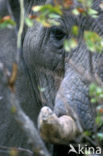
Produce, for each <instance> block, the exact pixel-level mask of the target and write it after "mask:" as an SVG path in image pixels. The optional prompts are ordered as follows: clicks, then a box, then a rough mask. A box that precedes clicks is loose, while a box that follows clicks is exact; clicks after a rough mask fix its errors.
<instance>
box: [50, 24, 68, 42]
mask: <svg viewBox="0 0 103 156" xmlns="http://www.w3.org/2000/svg"><path fill="white" fill-rule="evenodd" d="M51 35H52V37H53V38H55V39H56V40H62V39H63V38H64V37H65V35H66V34H65V33H64V32H63V31H62V30H61V29H60V28H57V27H52V28H51Z"/></svg>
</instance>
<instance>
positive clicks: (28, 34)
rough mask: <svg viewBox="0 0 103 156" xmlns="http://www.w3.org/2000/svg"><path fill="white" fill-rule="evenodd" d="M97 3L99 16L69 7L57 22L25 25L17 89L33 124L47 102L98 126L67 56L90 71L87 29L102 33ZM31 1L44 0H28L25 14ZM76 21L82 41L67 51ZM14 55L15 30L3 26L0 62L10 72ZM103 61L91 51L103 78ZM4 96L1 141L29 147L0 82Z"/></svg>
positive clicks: (85, 88)
mask: <svg viewBox="0 0 103 156" xmlns="http://www.w3.org/2000/svg"><path fill="white" fill-rule="evenodd" d="M16 2H17V1H16ZM42 2H43V1H42ZM99 2H100V1H96V0H94V5H93V7H94V8H95V9H97V10H98V11H99V17H98V18H96V19H95V18H94V19H92V18H91V17H83V16H78V17H74V16H73V15H71V14H70V12H65V13H64V15H63V17H62V19H60V23H61V25H60V26H59V27H52V28H44V27H43V26H42V25H41V24H40V23H37V22H34V26H33V27H32V28H25V31H24V34H23V41H22V42H23V43H22V46H23V53H22V56H21V61H20V64H19V74H18V79H17V82H16V94H17V98H18V99H19V101H20V103H21V105H22V108H23V109H24V111H25V112H26V113H27V114H28V115H29V116H30V118H31V119H32V120H33V121H34V122H35V123H36V122H37V117H38V113H39V111H40V108H41V107H42V106H44V105H47V106H49V107H51V108H52V109H53V110H54V112H55V113H56V114H57V115H58V116H61V115H63V114H66V113H67V112H66V110H67V109H66V108H67V106H70V107H71V108H72V109H73V110H74V111H75V112H76V113H77V116H78V118H79V122H80V124H81V126H82V128H83V129H84V130H92V131H94V129H95V126H94V116H95V111H94V109H93V106H92V104H91V103H90V99H89V96H88V82H87V81H86V80H84V79H83V76H81V75H80V74H79V73H78V72H77V71H76V69H75V68H74V67H73V66H72V65H71V64H70V63H69V60H70V59H71V60H72V61H73V64H74V65H75V66H76V68H79V67H82V68H83V69H84V70H85V72H87V73H88V72H89V70H90V55H89V54H90V52H89V51H88V49H87V47H86V45H85V43H84V41H83V31H84V30H90V31H91V30H92V31H96V32H97V33H98V34H100V35H103V13H102V12H101V11H100V9H99ZM0 3H2V4H1V5H0V11H1V12H2V15H5V14H7V12H6V11H5V10H6V8H5V5H4V4H3V3H5V1H2V0H1V1H0ZM33 3H34V4H41V2H40V1H36V0H35V1H34V2H33V0H31V1H29V0H28V1H27V0H25V8H26V11H27V12H26V13H29V10H30V7H31V6H32V4H33ZM11 4H12V8H13V11H14V15H15V18H16V19H17V21H18V20H19V17H18V16H19V15H18V14H19V13H18V11H19V7H18V4H15V2H14V3H13V2H12V1H11ZM75 5H76V2H75ZM1 6H3V8H2V7H1ZM73 25H78V26H79V28H80V32H79V35H78V41H79V45H78V47H77V48H76V49H75V50H73V51H71V52H70V53H67V52H65V50H64V48H63V42H64V39H66V38H67V39H69V38H70V37H71V33H70V31H71V28H72V26H73ZM15 56H16V34H15V31H14V30H12V29H11V30H9V29H4V30H0V61H1V62H3V63H4V64H5V66H6V67H7V68H8V69H9V70H10V71H11V69H12V63H13V62H14V61H15ZM102 60H103V56H102V55H100V54H96V53H93V56H92V62H93V72H94V73H98V75H99V76H100V78H101V79H103V74H102V73H103V70H102V67H101V66H100V65H99V63H98V62H102ZM38 86H39V87H41V88H45V91H44V92H41V93H40V91H39V89H38ZM0 97H1V98H0V145H5V146H8V145H9V146H21V147H27V144H26V141H25V135H24V134H23V133H22V131H21V130H20V128H19V126H18V125H17V124H16V122H15V121H14V119H13V117H12V116H11V114H10V113H9V112H8V110H7V106H6V104H7V100H6V99H5V92H4V91H3V88H2V87H0ZM1 155H2V154H1ZM25 155H26V154H25Z"/></svg>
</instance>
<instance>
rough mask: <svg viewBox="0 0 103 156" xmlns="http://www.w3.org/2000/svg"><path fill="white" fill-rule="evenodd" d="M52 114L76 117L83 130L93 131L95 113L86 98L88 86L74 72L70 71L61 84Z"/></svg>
mask: <svg viewBox="0 0 103 156" xmlns="http://www.w3.org/2000/svg"><path fill="white" fill-rule="evenodd" d="M54 112H55V113H56V114H57V115H58V116H62V115H67V114H68V115H69V116H72V117H74V116H75V115H74V114H76V116H77V117H78V119H79V122H80V124H81V126H82V127H83V129H84V130H91V129H94V119H95V113H94V108H93V106H92V104H91V103H90V100H89V96H88V86H87V85H85V84H84V83H83V81H82V80H81V78H80V77H79V75H78V74H77V73H75V71H72V70H70V71H69V72H68V74H66V76H65V77H64V79H63V80H62V82H61V85H60V88H59V90H58V92H57V95H56V98H55V106H54Z"/></svg>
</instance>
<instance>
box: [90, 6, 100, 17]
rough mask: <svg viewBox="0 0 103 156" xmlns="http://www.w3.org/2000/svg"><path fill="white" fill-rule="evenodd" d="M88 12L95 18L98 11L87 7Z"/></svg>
mask: <svg viewBox="0 0 103 156" xmlns="http://www.w3.org/2000/svg"><path fill="white" fill-rule="evenodd" d="M88 14H89V15H91V16H92V17H93V18H97V17H98V16H97V14H98V11H96V10H94V9H91V8H89V9H88Z"/></svg>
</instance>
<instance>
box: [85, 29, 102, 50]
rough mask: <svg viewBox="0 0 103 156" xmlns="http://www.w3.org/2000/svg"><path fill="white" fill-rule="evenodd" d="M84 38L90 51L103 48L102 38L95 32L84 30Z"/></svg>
mask: <svg viewBox="0 0 103 156" xmlns="http://www.w3.org/2000/svg"><path fill="white" fill-rule="evenodd" d="M84 39H85V42H86V44H87V47H88V49H89V50H90V51H91V52H101V51H102V49H103V38H101V37H100V36H99V35H98V34H97V33H96V32H91V31H85V32H84Z"/></svg>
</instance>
